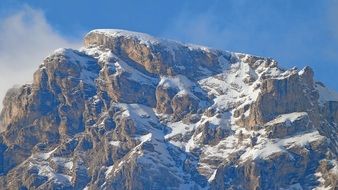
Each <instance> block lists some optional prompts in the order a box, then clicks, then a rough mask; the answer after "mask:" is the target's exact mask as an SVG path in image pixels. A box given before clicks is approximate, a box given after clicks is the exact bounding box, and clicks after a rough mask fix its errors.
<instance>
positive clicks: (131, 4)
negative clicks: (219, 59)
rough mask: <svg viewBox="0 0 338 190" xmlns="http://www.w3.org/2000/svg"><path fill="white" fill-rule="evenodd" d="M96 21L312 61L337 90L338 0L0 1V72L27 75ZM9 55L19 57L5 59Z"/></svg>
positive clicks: (286, 62)
mask: <svg viewBox="0 0 338 190" xmlns="http://www.w3.org/2000/svg"><path fill="white" fill-rule="evenodd" d="M11 19H12V20H11ZM1 26H2V27H1ZM95 28H121V29H127V30H133V31H139V32H145V33H149V34H151V35H154V36H158V37H165V38H170V39H174V40H179V41H184V42H189V43H197V44H202V45H206V46H210V47H216V48H221V49H224V50H230V51H236V52H245V53H250V54H255V55H261V56H266V57H272V58H274V59H276V60H277V61H278V62H279V64H280V65H281V66H283V67H292V66H297V67H298V68H302V67H304V66H306V65H309V66H311V67H312V68H313V69H314V70H315V74H316V76H315V77H316V79H317V80H320V81H323V82H324V83H325V84H327V86H329V87H331V88H334V89H336V90H338V82H336V80H337V79H338V75H337V74H336V73H337V72H338V0H323V1H319V0H313V1H309V0H297V1H295V0H274V1H269V0H264V1H263V0H256V1H252V0H228V1H226V0H215V1H212V0H208V1H205V0H191V1H184V0H170V1H165V0H157V1H156V0H143V1H140V0H134V1H133V0H129V1H128V0H123V1H113V0H106V1H104V0H96V1H89V0H81V1H80V0H77V1H76V0H73V1H71V0H58V1H47V0H25V1H23V0H1V3H0V29H1V30H2V31H1V32H2V33H4V32H3V30H5V31H6V32H5V34H7V37H2V38H1V37H0V64H2V66H3V65H4V63H1V60H2V62H6V65H5V67H6V68H7V70H6V71H2V72H6V73H7V74H10V73H11V72H10V70H13V71H15V72H18V71H22V77H23V78H20V77H19V78H18V81H15V80H14V81H8V82H6V84H12V83H14V82H17V83H22V82H23V81H24V80H27V79H26V78H25V77H26V75H27V76H28V75H29V76H31V75H32V72H33V71H34V70H35V68H37V65H38V64H39V63H40V62H41V61H39V60H40V59H42V57H43V56H46V55H48V52H50V51H52V49H54V48H56V47H58V46H70V47H77V46H79V44H80V43H81V40H82V38H83V35H84V34H85V33H87V32H88V31H90V30H92V29H95ZM18 30H26V32H18ZM40 30H41V31H40ZM15 35H17V36H18V37H17V36H15ZM20 35H21V36H20ZM5 36H6V35H5ZM41 36H42V38H41ZM8 39H12V40H8ZM13 39H16V40H13ZM18 39H20V40H18ZM28 39H29V40H28ZM49 39H50V41H51V43H47V44H46V43H42V42H43V41H49ZM15 43H17V44H15ZM1 44H7V45H6V46H5V45H2V46H1ZM31 44H34V45H33V46H32V45H31ZM8 46H12V47H13V48H12V49H15V47H20V48H21V52H23V53H22V54H23V55H22V56H21V58H20V60H16V59H15V58H13V56H14V57H16V56H17V55H18V52H20V51H10V50H8V48H7V47H8ZM22 47H25V48H22ZM27 49H31V50H30V51H32V52H30V53H27V52H26V50H27ZM1 51H2V54H1ZM25 52H26V53H25ZM4 54H6V55H13V56H12V58H10V57H9V56H8V58H7V59H1V56H2V55H4ZM33 54H34V55H35V54H36V56H35V57H34V58H30V57H29V56H30V55H33ZM18 59H19V58H18ZM3 60H6V61H3ZM8 60H9V61H8ZM23 62H25V63H23ZM0 72H1V71H0ZM0 74H1V75H2V76H3V75H4V73H0ZM1 75H0V76H1ZM7 78H8V77H7ZM0 79H1V78H0ZM3 80H5V81H6V80H8V79H6V78H4V79H3ZM6 87H7V86H6ZM0 90H2V89H1V84H0ZM0 98H1V95H0Z"/></svg>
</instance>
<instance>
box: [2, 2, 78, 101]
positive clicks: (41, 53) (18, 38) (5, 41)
mask: <svg viewBox="0 0 338 190" xmlns="http://www.w3.org/2000/svg"><path fill="white" fill-rule="evenodd" d="M79 46H80V43H78V42H70V41H69V40H67V39H65V38H64V37H62V36H61V35H60V34H58V33H57V32H56V31H55V30H54V29H53V28H52V27H51V26H50V24H48V22H47V20H46V18H45V16H44V14H43V12H42V11H40V10H36V9H32V8H30V7H28V6H26V7H24V8H23V9H21V10H20V11H18V12H16V13H14V14H12V15H10V16H8V17H6V18H3V19H1V18H0V99H1V101H2V99H3V97H4V95H5V93H6V91H7V90H8V89H9V88H11V87H12V86H13V85H16V84H25V83H29V82H31V81H32V78H33V73H34V71H35V70H36V69H37V68H38V66H39V65H40V64H41V63H42V61H43V59H44V58H45V57H46V56H48V55H49V54H50V53H51V52H52V51H53V50H54V49H57V48H60V47H73V48H75V47H79ZM1 107H2V104H0V108H1Z"/></svg>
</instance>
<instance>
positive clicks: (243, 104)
mask: <svg viewBox="0 0 338 190" xmlns="http://www.w3.org/2000/svg"><path fill="white" fill-rule="evenodd" d="M84 42H85V46H84V47H82V48H81V49H80V50H73V49H58V50H56V51H55V52H54V53H53V54H52V55H50V56H48V57H47V58H46V59H45V60H44V63H43V65H41V66H40V68H39V69H38V70H37V71H36V72H35V73H34V82H33V84H30V85H24V86H22V87H19V88H15V89H12V90H9V92H8V93H7V95H6V98H5V104H4V109H3V110H2V112H1V118H0V121H2V125H3V126H2V128H3V130H4V131H3V132H1V133H0V188H1V187H3V189H6V188H15V189H36V188H38V189H240V190H242V189H243V190H244V189H294V188H298V189H301V188H303V189H313V188H318V189H321V188H322V189H323V188H326V189H334V188H335V187H337V179H338V174H337V168H338V163H337V152H338V148H337V145H338V140H337V139H338V138H337V134H338V128H337V126H338V98H337V97H338V95H337V93H335V92H332V91H330V90H328V89H327V88H326V87H325V86H324V85H321V84H320V83H319V82H316V81H315V79H314V78H313V77H314V73H313V71H312V69H311V68H309V67H305V68H304V69H302V70H301V71H298V69H296V68H291V69H287V70H285V69H281V68H279V67H278V65H277V62H276V61H275V60H273V59H270V58H264V57H259V56H253V55H248V54H243V53H233V52H228V51H223V50H217V49H212V48H205V47H203V46H195V45H189V44H183V43H180V42H175V41H170V40H164V39H158V38H155V37H152V36H150V35H147V34H143V33H137V32H131V31H125V30H117V29H99V30H93V31H91V32H89V33H88V34H87V35H86V37H85V39H84ZM0 128H1V127H0Z"/></svg>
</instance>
